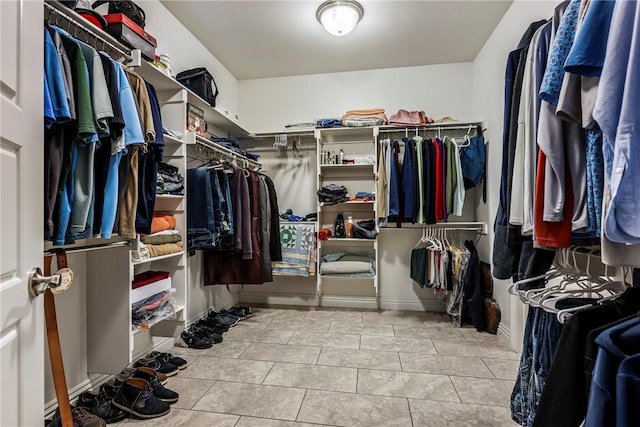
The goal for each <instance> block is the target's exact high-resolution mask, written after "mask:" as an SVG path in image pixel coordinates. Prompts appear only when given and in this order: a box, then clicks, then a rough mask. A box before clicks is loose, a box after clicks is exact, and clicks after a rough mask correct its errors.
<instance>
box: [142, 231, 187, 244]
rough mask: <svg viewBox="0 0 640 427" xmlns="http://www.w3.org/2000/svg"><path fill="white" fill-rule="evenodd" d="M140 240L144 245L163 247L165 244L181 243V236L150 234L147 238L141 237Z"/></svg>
mask: <svg viewBox="0 0 640 427" xmlns="http://www.w3.org/2000/svg"><path fill="white" fill-rule="evenodd" d="M172 231H173V230H172ZM140 240H142V243H144V244H145V245H163V244H165V243H177V242H180V241H182V236H180V235H179V234H177V233H176V234H165V235H158V234H150V235H148V236H144V237H142V238H141V239H140Z"/></svg>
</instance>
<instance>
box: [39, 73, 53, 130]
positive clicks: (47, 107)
mask: <svg viewBox="0 0 640 427" xmlns="http://www.w3.org/2000/svg"><path fill="white" fill-rule="evenodd" d="M42 83H43V91H42V94H43V97H44V98H43V104H44V108H43V115H44V128H45V129H49V128H51V126H53V124H54V123H55V122H56V113H55V112H54V111H53V103H52V102H51V94H50V93H49V86H48V85H47V75H46V74H45V73H43V74H42Z"/></svg>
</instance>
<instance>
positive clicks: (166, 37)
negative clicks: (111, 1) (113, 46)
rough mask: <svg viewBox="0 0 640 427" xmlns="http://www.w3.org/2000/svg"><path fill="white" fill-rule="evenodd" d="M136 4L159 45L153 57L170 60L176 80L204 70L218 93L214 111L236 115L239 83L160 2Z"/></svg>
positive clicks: (142, 0) (149, 1) (152, 1)
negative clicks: (163, 55) (164, 55)
mask: <svg viewBox="0 0 640 427" xmlns="http://www.w3.org/2000/svg"><path fill="white" fill-rule="evenodd" d="M136 3H138V4H139V5H140V6H141V7H142V8H143V9H144V11H145V14H146V16H147V19H146V22H147V25H146V27H145V30H146V31H148V32H149V34H151V35H153V36H154V37H155V38H156V39H157V41H158V47H157V48H156V53H157V54H160V53H168V54H169V55H170V56H171V70H172V74H173V75H174V76H175V75H176V74H178V73H179V72H181V71H184V70H188V69H191V68H196V67H206V68H207V70H209V72H210V73H211V75H212V76H213V78H214V79H215V81H216V85H217V86H218V90H219V91H220V94H219V95H218V98H217V99H216V107H217V108H218V109H219V110H221V111H224V110H228V111H229V117H233V116H234V114H238V113H239V112H240V107H239V105H240V99H239V91H238V80H237V79H236V78H235V77H234V76H233V74H231V72H230V71H229V70H227V68H226V67H225V66H224V65H223V64H222V63H221V62H220V61H218V60H217V59H216V57H215V56H213V54H212V53H211V52H209V50H207V48H205V47H204V45H203V44H202V43H201V42H200V41H199V40H198V39H197V38H196V37H195V36H194V35H193V34H191V33H190V32H189V30H188V29H187V28H186V27H185V26H184V25H182V23H181V22H180V21H178V18H176V17H175V16H173V15H172V14H171V12H169V10H168V9H167V8H166V7H164V5H163V4H162V3H160V1H159V0H137V1H136ZM102 7H106V6H102ZM240 121H242V118H241V120H240Z"/></svg>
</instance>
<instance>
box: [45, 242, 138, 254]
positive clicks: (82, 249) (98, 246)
mask: <svg viewBox="0 0 640 427" xmlns="http://www.w3.org/2000/svg"><path fill="white" fill-rule="evenodd" d="M124 246H133V244H132V243H131V241H129V240H124V241H121V242H112V243H100V244H96V245H84V246H73V247H64V246H60V247H59V248H58V249H56V248H55V247H53V248H51V249H48V250H46V251H44V255H55V254H56V252H65V253H68V254H72V253H74V252H90V251H97V250H99V249H111V248H119V247H124Z"/></svg>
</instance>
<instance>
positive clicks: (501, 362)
mask: <svg viewBox="0 0 640 427" xmlns="http://www.w3.org/2000/svg"><path fill="white" fill-rule="evenodd" d="M173 353H174V354H176V355H178V354H179V355H181V356H183V357H185V358H186V359H188V360H189V362H190V365H189V367H188V368H187V369H185V370H184V371H182V372H181V373H180V374H179V375H178V376H176V377H173V378H171V379H170V380H169V383H168V384H167V387H169V388H171V389H173V390H175V391H177V392H178V393H180V401H179V402H178V403H177V404H175V405H173V408H172V411H171V413H170V414H169V415H168V416H166V417H163V418H159V419H156V420H150V421H146V422H145V421H126V422H123V423H121V425H129V427H133V426H131V425H130V424H135V425H136V426H194V427H201V426H216V427H226V426H229V427H296V426H297V427H313V426H316V427H317V426H347V427H356V426H367V427H371V426H399V427H411V426H414V427H449V426H451V427H466V426H480V427H503V426H504V427H507V426H516V425H517V424H515V423H514V422H513V421H511V419H510V412H509V407H508V406H509V396H510V393H511V389H512V387H513V382H514V378H515V374H516V372H517V369H518V355H517V354H516V353H514V352H513V351H511V350H510V349H509V347H508V345H507V343H506V342H505V341H504V340H503V339H501V338H500V337H497V336H493V335H489V334H485V333H478V332H476V331H475V330H474V329H473V328H465V329H458V328H456V327H454V326H452V325H451V323H450V322H449V320H448V318H447V317H446V316H444V315H440V314H430V313H416V312H394V311H389V310H382V311H357V310H341V309H333V310H332V309H308V308H307V309H303V308H293V309H292V308H287V309H285V308H255V309H254V315H253V317H252V318H250V319H247V320H245V321H243V322H240V324H239V325H238V326H236V327H235V328H233V329H231V330H230V331H229V332H228V333H226V334H225V335H224V342H223V343H222V344H218V345H215V346H214V347H213V348H211V349H208V350H193V349H181V348H178V347H176V348H175V349H174V350H173Z"/></svg>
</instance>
